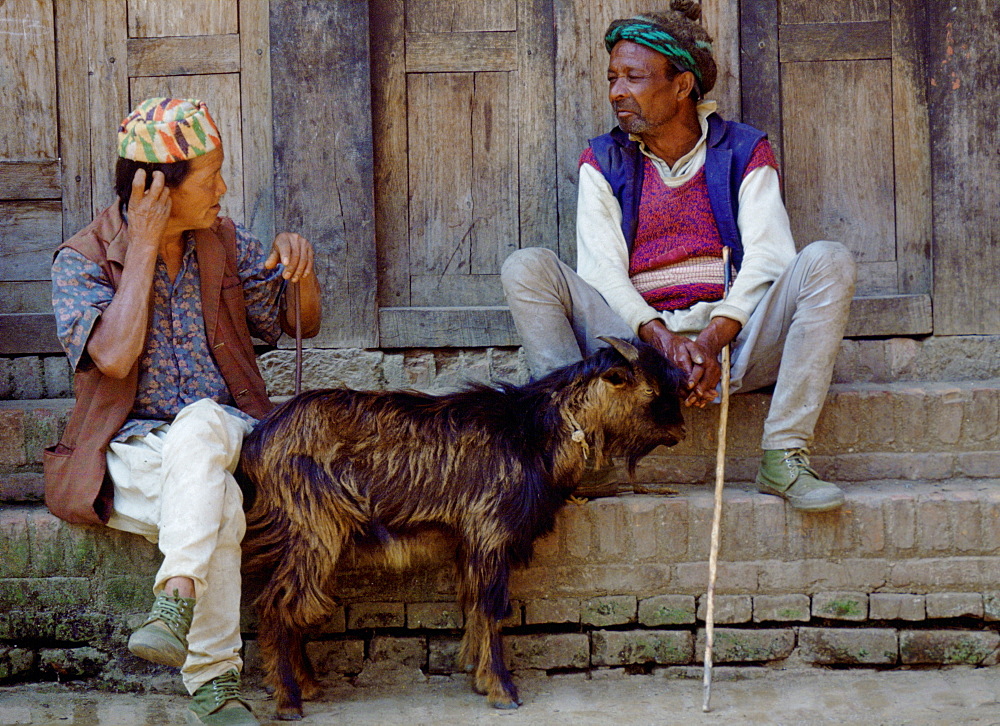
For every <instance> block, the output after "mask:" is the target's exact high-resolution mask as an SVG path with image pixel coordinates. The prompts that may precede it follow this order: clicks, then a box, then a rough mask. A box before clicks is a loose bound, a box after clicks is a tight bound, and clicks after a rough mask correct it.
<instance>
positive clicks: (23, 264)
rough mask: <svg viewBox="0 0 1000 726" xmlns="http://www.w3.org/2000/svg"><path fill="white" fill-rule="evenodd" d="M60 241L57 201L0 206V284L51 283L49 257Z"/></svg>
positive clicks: (4, 203) (10, 203) (60, 232)
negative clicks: (41, 281)
mask: <svg viewBox="0 0 1000 726" xmlns="http://www.w3.org/2000/svg"><path fill="white" fill-rule="evenodd" d="M61 241H62V204H61V203H60V202H59V201H58V200H55V201H41V202H39V201H31V202H27V201H25V202H0V282H4V281H7V280H50V279H52V274H51V272H50V270H51V267H52V253H53V252H54V251H55V248H56V247H58V246H59V243H60V242H61Z"/></svg>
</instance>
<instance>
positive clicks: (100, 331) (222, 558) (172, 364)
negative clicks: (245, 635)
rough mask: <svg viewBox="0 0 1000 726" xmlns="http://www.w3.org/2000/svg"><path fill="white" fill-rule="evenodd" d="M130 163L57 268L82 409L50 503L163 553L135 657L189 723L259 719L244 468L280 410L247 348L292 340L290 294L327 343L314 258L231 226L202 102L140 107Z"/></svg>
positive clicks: (309, 328) (61, 320)
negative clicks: (249, 698) (249, 687)
mask: <svg viewBox="0 0 1000 726" xmlns="http://www.w3.org/2000/svg"><path fill="white" fill-rule="evenodd" d="M118 154H119V157H120V158H119V159H118V165H117V169H116V192H117V195H118V200H117V201H116V203H115V204H113V205H111V206H110V207H108V208H107V209H105V210H104V211H103V212H101V213H100V214H99V215H98V217H97V219H96V220H95V221H94V222H93V223H91V224H90V225H89V226H88V227H87V228H85V229H84V230H82V231H81V232H79V233H78V234H76V235H74V236H73V237H72V238H70V239H69V240H67V241H66V242H64V243H63V244H62V245H61V246H60V247H59V249H58V250H57V253H56V256H55V260H54V262H53V265H52V304H53V308H54V310H55V314H56V323H57V329H58V333H59V337H60V340H61V342H62V344H63V347H64V348H65V350H66V354H67V356H68V357H69V359H70V362H71V364H72V365H73V367H74V370H75V371H76V375H75V381H74V388H75V391H76V404H75V406H74V409H73V413H72V415H71V417H70V420H69V422H68V424H67V426H66V430H65V432H64V433H63V436H62V439H61V440H60V442H59V444H58V445H57V446H54V447H52V448H51V449H50V450H47V451H46V454H45V501H46V504H47V505H48V506H49V509H51V510H52V512H53V513H54V514H56V515H57V516H60V517H62V518H63V519H66V520H68V521H70V522H75V523H81V524H106V525H108V526H109V527H113V528H115V529H119V530H123V531H126V532H133V533H136V534H140V535H142V536H144V537H146V538H147V539H148V540H150V541H151V542H156V543H157V544H158V545H159V548H160V551H161V552H162V553H163V562H162V564H161V565H160V569H159V572H157V575H156V578H155V581H154V585H153V592H154V594H155V599H154V601H153V607H152V610H151V612H150V613H149V616H148V617H147V618H146V620H145V622H144V623H143V624H142V625H141V626H140V627H139V629H138V630H136V631H135V632H134V633H132V636H131V637H130V638H129V642H128V647H129V650H131V651H132V652H133V653H134V654H136V655H137V656H139V657H141V658H145V659H146V660H150V661H153V662H154V663H160V664H163V665H169V666H174V667H178V668H180V669H181V677H182V679H183V681H184V685H185V687H186V688H187V689H188V691H189V692H190V693H191V694H192V696H193V698H192V702H191V706H190V708H189V710H188V712H187V714H186V717H187V723H200V724H218V725H222V724H232V725H235V724H257V723H258V721H257V719H256V718H255V717H254V715H253V713H252V711H251V710H250V708H249V706H248V705H247V704H246V702H245V701H244V700H243V699H242V698H241V696H240V672H241V670H242V665H243V662H242V660H241V659H240V649H241V647H242V641H241V639H240V627H239V625H240V591H241V585H242V580H241V575H240V559H241V552H240V542H241V540H242V538H243V534H244V531H245V529H246V524H245V520H244V516H243V508H242V503H243V497H242V493H241V492H240V488H239V486H238V485H237V483H236V480H235V479H234V477H233V472H234V471H235V469H236V465H237V462H238V461H239V455H240V448H241V444H242V441H243V436H244V435H245V434H247V433H249V432H250V431H251V430H252V428H253V425H254V423H255V420H256V419H258V418H260V417H261V416H263V415H264V414H265V413H266V412H267V411H268V410H269V409H270V408H271V402H270V399H269V398H268V396H267V391H266V389H265V386H264V380H263V378H262V377H261V374H260V371H259V369H258V367H257V361H256V357H255V355H254V348H253V340H252V338H251V336H254V337H257V338H260V339H261V340H264V341H267V342H268V343H271V344H274V343H276V342H277V340H278V337H279V336H280V335H281V333H282V331H285V332H286V333H289V334H292V335H294V334H295V323H294V316H289V314H288V310H289V305H288V304H287V302H286V297H287V291H286V283H287V282H292V283H298V287H299V289H300V291H301V316H300V323H301V329H302V332H303V334H304V335H305V336H306V337H310V336H313V335H315V334H316V333H317V332H318V331H319V326H320V318H321V307H320V289H319V284H318V282H317V281H316V275H315V274H314V272H313V249H312V246H311V245H310V244H309V242H308V241H306V240H305V239H304V238H303V237H301V236H300V235H297V234H290V233H285V232H283V233H281V234H279V235H278V236H277V237H276V238H275V240H274V242H273V244H271V245H270V247H269V248H268V247H265V246H264V245H262V244H261V242H260V241H259V240H258V239H257V238H256V237H255V236H254V235H253V234H251V233H250V231H249V230H247V229H246V228H245V227H243V226H242V225H240V224H236V223H234V222H233V221H232V220H230V219H228V218H225V217H221V216H220V211H221V207H220V202H221V200H222V197H223V195H224V194H225V193H226V182H225V181H224V180H223V177H222V163H223V159H224V150H223V145H222V138H221V135H220V134H219V130H218V128H217V126H216V124H215V122H214V121H213V120H212V117H211V115H210V114H209V113H208V108H207V107H206V106H205V104H204V103H202V102H201V101H198V100H194V99H173V98H151V99H148V100H146V101H144V102H143V103H141V104H139V106H138V107H136V109H135V110H134V111H133V112H132V113H131V114H129V116H128V117H126V118H125V120H124V121H123V122H122V124H121V127H120V128H119V131H118ZM293 309H294V308H293Z"/></svg>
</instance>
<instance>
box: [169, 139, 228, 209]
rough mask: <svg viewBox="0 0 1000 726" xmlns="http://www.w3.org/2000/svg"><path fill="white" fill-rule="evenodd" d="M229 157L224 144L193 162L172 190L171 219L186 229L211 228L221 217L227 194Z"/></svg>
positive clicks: (197, 157)
mask: <svg viewBox="0 0 1000 726" xmlns="http://www.w3.org/2000/svg"><path fill="white" fill-rule="evenodd" d="M224 158H225V155H224V153H223V151H222V146H221V145H220V146H219V147H218V148H217V149H213V150H212V151H210V152H208V153H207V154H202V155H201V156H196V157H195V158H194V159H192V160H191V162H190V165H189V167H188V174H187V176H186V177H184V180H183V181H182V182H181V183H180V184H178V185H177V186H176V187H174V188H173V189H171V190H170V220H171V222H172V223H174V224H176V226H178V227H181V228H183V229H207V228H208V227H211V226H212V225H213V224H214V223H215V219H216V217H218V216H219V210H220V206H219V201H220V200H221V199H222V197H223V195H224V194H225V193H226V189H227V188H228V187H226V182H225V181H224V180H223V178H222V161H223V159H224Z"/></svg>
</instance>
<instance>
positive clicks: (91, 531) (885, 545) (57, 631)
mask: <svg viewBox="0 0 1000 726" xmlns="http://www.w3.org/2000/svg"><path fill="white" fill-rule="evenodd" d="M711 517H712V492H711V491H710V488H709V487H704V486H686V485H681V486H678V487H677V493H676V494H674V495H671V496H663V495H639V494H626V495H621V496H617V497H606V498H599V499H592V500H590V501H587V502H584V503H582V504H569V505H567V507H565V508H564V510H563V511H562V512H561V513H560V515H559V517H558V520H557V526H556V529H555V531H554V532H553V533H552V534H550V535H548V536H546V537H544V538H542V539H541V540H539V541H538V543H537V546H536V555H535V558H534V559H533V561H532V562H531V564H530V566H529V567H527V568H525V569H521V570H517V571H515V573H514V574H513V576H512V580H511V590H512V595H513V598H514V599H515V610H514V614H513V615H512V617H511V618H510V620H509V621H508V622H507V625H508V627H509V629H508V631H507V632H508V633H509V634H510V637H511V639H512V641H511V643H512V645H511V647H512V656H511V657H512V659H513V662H514V663H515V664H520V667H524V668H543V669H544V668H555V669H559V668H567V667H572V668H584V669H586V668H591V667H598V666H599V667H606V666H613V665H616V664H617V665H622V664H625V665H627V664H628V663H629V662H632V661H628V660H627V659H626V660H625V661H620V660H616V659H619V655H620V651H622V649H623V648H626V646H628V648H632V649H641V648H647V647H654V646H651V645H649V643H646V641H647V640H649V638H653V639H654V640H656V642H657V643H659V645H655V644H654V645H655V648H654V650H655V649H656V648H660V647H661V646H662V647H663V648H667V650H670V651H671V652H673V649H674V648H675V646H676V647H680V649H681V651H683V652H682V653H681V655H679V656H676V657H677V658H679V660H670V658H674V657H675V656H674V655H670V656H669V658H667V656H664V658H667V660H666V661H663V662H665V663H688V662H697V658H698V653H699V652H700V649H699V646H697V645H696V644H695V645H692V644H693V643H695V641H696V640H697V638H698V637H699V622H700V621H701V620H702V619H703V612H704V598H703V593H704V591H705V587H706V583H707V557H708V547H709V533H710V526H711ZM721 531H722V547H721V551H720V567H719V575H718V583H717V592H718V593H719V594H718V596H717V601H716V613H717V615H716V623H717V624H720V625H725V626H729V627H732V628H735V629H736V630H735V631H734V632H732V633H729V634H728V635H727V636H726V637H730V638H732V639H734V641H733V642H734V645H733V654H732V655H730V656H726V657H725V658H724V659H720V661H719V662H723V661H724V660H725V661H746V660H750V661H773V660H776V659H778V660H780V659H781V658H784V657H787V656H788V652H789V650H790V648H791V647H792V646H793V645H795V647H796V649H797V650H796V652H799V653H800V654H806V655H809V657H810V658H813V659H814V660H813V661H811V662H816V663H844V664H860V663H878V664H882V665H893V664H896V665H898V664H900V663H916V662H966V661H949V660H948V658H952V655H953V654H952V655H948V654H949V653H952V651H953V650H955V649H959V650H962V649H964V650H962V652H963V653H965V652H966V651H968V652H969V653H972V654H973V655H974V656H975V659H974V660H975V663H980V664H982V663H987V662H993V663H995V662H996V649H997V647H998V644H1000V637H998V635H997V633H996V623H997V621H998V620H1000V585H998V584H997V578H996V573H997V572H998V571H1000V482H998V481H996V480H987V479H979V480H950V481H947V482H926V481H924V482H905V481H877V482H874V481H873V482H868V483H864V484H861V483H858V484H854V485H851V486H850V487H848V488H847V504H846V505H845V507H844V508H843V509H842V510H840V511H837V512H831V513H826V514H813V515H803V514H800V513H798V512H796V511H794V510H792V509H790V508H789V507H787V505H786V504H785V503H784V502H783V501H782V500H780V499H778V498H775V497H771V496H766V495H763V494H759V493H756V492H752V491H748V490H746V489H744V488H743V487H741V486H739V485H731V486H729V487H727V489H726V492H725V498H724V508H723V520H722V530H721ZM0 541H2V542H3V543H4V556H3V557H2V558H0V680H4V679H6V678H8V677H16V678H19V679H22V680H23V679H31V678H33V677H38V663H40V662H41V661H40V659H42V658H43V656H44V657H54V656H51V652H50V651H52V650H53V649H55V651H58V653H61V654H62V655H60V656H59V657H60V658H68V659H70V660H73V659H78V660H79V659H83V660H84V661H85V662H86V663H88V664H90V665H89V666H88V667H90V668H92V669H93V668H94V667H97V666H93V664H94V663H97V664H99V666H100V667H99V668H98V671H99V672H100V673H101V674H102V677H105V678H110V679H112V680H121V681H123V682H128V681H129V679H130V678H134V677H137V676H136V674H139V673H147V674H148V673H149V672H150V671H149V667H148V665H147V664H144V663H141V662H140V661H137V660H136V659H134V658H132V657H131V656H129V655H128V654H127V653H126V651H125V648H124V640H125V638H126V637H127V633H128V632H129V630H130V629H131V628H133V627H135V626H136V625H137V624H138V622H141V618H142V615H143V614H144V613H145V612H146V611H147V609H148V607H149V604H150V601H151V594H150V586H151V583H152V578H153V575H154V573H155V571H156V569H157V567H158V564H159V560H160V555H159V553H158V552H157V550H156V548H155V547H154V546H153V545H152V544H150V543H148V542H147V541H146V540H144V539H142V538H140V537H138V536H135V535H130V534H126V533H122V532H116V531H113V530H109V529H107V528H103V527H80V526H74V525H69V524H66V523H64V522H62V521H60V520H58V519H56V518H54V517H53V516H52V515H50V514H49V513H48V512H47V511H46V510H45V508H44V506H42V505H40V504H17V505H4V506H0ZM447 554H448V553H447V551H445V553H444V554H443V555H442V556H440V557H438V558H435V559H432V560H431V561H430V562H428V563H427V564H425V565H421V566H418V567H415V568H413V569H411V570H407V571H405V572H401V573H393V572H384V571H381V570H377V569H373V568H357V569H350V570H345V571H344V572H343V573H341V574H340V575H339V576H338V581H337V591H338V594H339V598H340V602H341V604H340V605H339V606H338V607H337V608H336V610H335V611H334V612H332V613H331V617H330V620H329V622H328V623H327V625H326V626H324V627H323V628H321V629H320V630H319V631H318V632H317V637H319V638H320V640H321V641H323V643H324V644H318V645H316V648H318V649H319V651H320V652H322V653H323V654H324V655H323V658H325V659H326V661H328V662H327V665H326V666H324V668H325V669H327V670H328V669H331V668H332V669H334V670H336V669H338V668H339V669H341V670H342V671H343V672H350V673H357V672H358V669H359V668H360V665H359V664H360V663H361V660H360V659H363V658H364V657H365V654H366V653H375V652H376V651H378V648H382V647H383V646H384V647H386V648H390V649H393V648H397V647H398V648H404V650H406V651H407V652H409V651H410V650H414V652H416V651H419V653H417V655H416V656H414V657H415V658H417V660H418V662H423V663H430V665H429V666H428V667H430V668H431V670H435V669H436V672H448V671H449V669H450V668H451V667H452V665H453V658H454V651H455V648H456V646H457V640H458V632H457V629H458V628H459V627H460V626H461V625H462V618H461V614H460V613H459V612H458V611H457V609H456V606H455V603H454V600H455V588H454V576H453V572H452V566H451V564H450V561H449V559H448V557H447ZM253 592H254V584H253V583H248V584H247V587H246V588H245V593H244V601H245V602H249V601H250V600H251V598H252V595H253ZM844 628H846V629H848V630H839V629H844ZM956 628H957V629H959V632H957V633H952V634H951V635H950V636H947V637H951V638H953V639H954V638H959V640H961V642H958V641H956V642H955V643H952V642H951V641H948V642H947V643H946V644H945V645H941V644H940V643H939V642H938V641H939V639H940V638H946V635H942V634H941V633H944V632H945V631H948V630H954V629H956ZM243 629H244V631H245V632H247V633H251V634H252V633H253V632H254V631H255V629H256V626H255V617H254V615H253V613H252V612H251V609H250V608H246V611H245V614H244V627H243ZM609 629H610V630H609ZM743 629H746V632H744V630H743ZM859 629H860V630H859ZM866 629H867V630H866ZM876 629H877V630H878V636H879V639H878V642H879V643H882V641H883V640H884V641H885V642H886V643H888V644H889V645H892V644H893V643H898V650H897V649H896V646H895V645H893V646H892V647H889V645H886V647H884V648H883V647H882V645H880V646H879V651H878V658H879V659H878V660H876V661H871V660H864V659H863V656H862V655H861V653H862V652H865V648H864V644H865V642H867V640H868V639H870V638H872V637H874V636H873V633H875V630H876ZM927 629H930V630H933V632H929V631H928V632H927V633H923V630H927ZM935 629H937V630H935ZM834 631H836V632H834ZM779 636H780V637H779ZM692 639H694V640H692ZM921 639H925V640H927V643H926V644H925V645H924V646H921V648H923V650H920V653H924V652H931V651H933V652H936V651H934V648H938V649H939V650H942V653H944V655H942V656H941V658H942V659H944V660H940V659H939V660H938V661H934V660H931V661H920V660H914V658H917V659H919V658H925V657H930V656H926V655H913V653H912V652H911V650H912V648H913V647H915V646H913V645H912V644H913V643H914V642H916V643H921V642H923V641H922V640H921ZM946 639H947V638H946ZM564 641H565V642H564ZM570 641H572V642H570ZM619 641H620V642H619ZM633 641H634V642H633ZM813 641H816V642H813ZM622 643H624V645H622ZM824 643H825V644H826V645H824ZM829 643H834V644H835V645H836V647H834V646H830V645H829ZM851 643H854V644H855V645H857V648H856V650H858V658H861V660H854V661H851V660H850V659H847V660H823V659H824V658H827V657H832V656H829V655H828V654H829V653H830V652H833V651H836V652H837V653H840V652H841V651H843V650H844V648H847V647H848V646H849V645H850V644H851ZM678 644H679V645H678ZM754 644H756V645H754ZM775 644H778V645H780V646H781V647H780V648H777V645H775ZM858 644H860V645H858ZM904 645H906V648H911V650H906V648H904ZM376 646H378V647H376ZM681 646H683V647H681ZM751 646H752V647H751ZM939 646H940V647H939ZM560 648H563V649H565V648H569V649H570V650H571V651H572V652H573V653H574V655H573V656H572V657H571V658H570V657H569V656H567V657H566V658H563V659H562V660H560V658H561V656H558V655H557V653H559V652H561V651H560V650H559V649H560ZM628 648H626V650H627V649H628ZM692 648H693V650H692ZM753 648H756V649H757V651H759V655H760V657H759V658H758V657H757V656H756V655H755V656H754V657H752V658H750V657H746V654H747V653H748V652H750V651H752V650H753ZM775 648H777V650H775ZM824 648H826V650H824ZM748 649H749V650H748ZM810 649H812V650H810ZM869 650H870V649H869ZM757 651H753V652H757ZM814 651H815V652H814ZM622 652H624V651H622ZM629 652H631V651H629ZM636 652H639V651H638V650H636ZM657 652H658V651H657ZM845 652H846V651H845ZM955 652H958V651H955ZM26 653H33V654H35V655H31V656H30V657H29V655H25V654H26ZM46 653H48V654H49V655H45V654H46ZM421 653H423V655H421ZM588 653H589V655H588ZM616 653H618V654H619V655H615V654H616ZM817 653H818V654H817ZM824 653H826V654H827V655H824ZM908 653H909V654H908ZM345 654H346V655H345ZM352 654H353V655H352ZM740 654H742V656H741V655H740ZM810 654H811V655H810ZM253 655H254V642H253V638H252V635H251V637H250V640H249V642H248V656H251V662H252V656H253ZM408 657H409V656H408ZM622 657H624V656H622ZM629 657H631V656H629ZM637 657H638V656H637ZM656 657H657V658H659V655H657V656H656ZM845 657H846V656H842V655H838V656H837V658H845ZM851 657H854V656H851ZM969 657H970V658H971V657H972V656H971V655H970V656H969ZM343 658H348V661H349V664H348V665H344V661H342V660H340V659H343ZM421 658H423V659H424V660H422V661H421V660H420V659H421ZM18 659H20V660H18ZM427 659H430V660H429V661H428V660H427ZM900 659H901V660H900ZM907 659H909V660H907ZM326 661H325V662H326ZM355 661H357V662H355ZM564 661H565V662H564ZM74 662H75V661H74ZM655 662H657V663H660V662H661V661H660V660H656V661H655ZM968 662H972V661H968ZM12 663H14V664H15V665H16V663H22V665H23V664H24V663H31V664H33V665H31V666H30V667H29V666H27V665H25V666H24V667H23V668H22V669H21V670H20V671H18V670H17V667H15V665H11V664H12ZM329 663H334V665H330V664H329ZM337 664H339V665H337ZM546 664H547V665H546ZM80 667H83V666H80ZM102 669H103V670H102ZM18 673H20V674H21V675H17V674H18ZM5 674H6V675H5ZM33 674H34V675H33ZM87 674H88V675H94V674H95V673H94V672H92V670H91V671H87Z"/></svg>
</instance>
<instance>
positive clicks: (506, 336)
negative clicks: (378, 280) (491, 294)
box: [379, 306, 520, 348]
mask: <svg viewBox="0 0 1000 726" xmlns="http://www.w3.org/2000/svg"><path fill="white" fill-rule="evenodd" d="M379 333H380V336H381V345H382V347H383V348H411V347H412V348H466V347H468V348H481V347H485V346H491V345H498V346H501V345H519V344H520V342H519V340H518V337H517V330H516V329H515V328H514V320H513V319H512V318H511V316H510V311H509V310H508V309H507V308H506V307H490V306H483V307H451V308H445V307H409V308H381V309H380V310H379Z"/></svg>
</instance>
